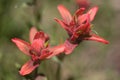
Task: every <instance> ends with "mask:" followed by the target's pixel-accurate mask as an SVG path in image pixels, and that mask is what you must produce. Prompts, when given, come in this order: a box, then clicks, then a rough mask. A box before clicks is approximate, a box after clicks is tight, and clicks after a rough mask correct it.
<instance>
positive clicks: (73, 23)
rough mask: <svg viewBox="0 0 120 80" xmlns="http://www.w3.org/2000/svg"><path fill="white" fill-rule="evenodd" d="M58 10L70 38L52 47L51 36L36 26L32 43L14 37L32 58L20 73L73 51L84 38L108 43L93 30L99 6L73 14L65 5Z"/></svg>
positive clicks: (18, 45)
mask: <svg viewBox="0 0 120 80" xmlns="http://www.w3.org/2000/svg"><path fill="white" fill-rule="evenodd" d="M58 10H59V12H60V14H61V16H62V18H63V20H59V19H57V18H55V20H56V21H57V22H58V23H59V24H60V25H61V26H62V27H63V28H64V29H65V30H66V31H67V33H68V35H69V38H67V39H66V41H65V42H64V43H63V44H60V45H57V46H53V47H51V46H50V45H49V39H50V38H49V36H48V35H47V34H45V33H44V32H43V31H37V29H36V28H35V27H32V28H31V29H30V43H28V42H26V41H24V40H21V39H18V38H13V39H12V42H14V43H15V44H16V45H17V47H18V48H19V49H20V50H21V51H22V52H23V53H24V54H26V55H28V56H29V57H30V58H31V59H30V60H29V61H28V62H26V63H25V64H24V65H23V66H22V68H21V69H20V71H19V73H20V74H21V75H27V74H29V73H31V72H32V71H33V70H34V69H35V68H37V67H38V66H39V65H40V63H41V61H43V60H45V59H49V58H51V57H53V56H56V55H59V54H61V53H65V54H70V53H72V51H73V50H74V49H75V48H76V47H77V46H78V45H79V44H80V43H81V42H82V41H83V40H94V41H98V42H102V43H104V44H108V41H106V40H104V39H103V38H101V37H100V36H98V35H96V34H94V33H93V32H92V30H91V27H92V24H91V22H92V21H93V19H94V17H95V15H96V13H97V11H98V7H93V8H92V9H90V10H89V11H88V12H87V13H84V11H85V8H79V9H78V10H76V12H75V13H74V15H73V16H71V14H70V12H69V11H68V10H67V9H66V8H65V7H64V6H63V5H59V6H58Z"/></svg>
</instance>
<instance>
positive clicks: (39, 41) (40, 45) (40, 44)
mask: <svg viewBox="0 0 120 80" xmlns="http://www.w3.org/2000/svg"><path fill="white" fill-rule="evenodd" d="M31 46H32V49H33V50H34V51H35V52H37V53H38V54H39V53H40V50H41V48H43V47H44V41H43V40H42V39H35V40H34V41H33V43H32V44H31Z"/></svg>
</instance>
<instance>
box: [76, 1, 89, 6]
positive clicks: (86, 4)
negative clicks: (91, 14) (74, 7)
mask: <svg viewBox="0 0 120 80" xmlns="http://www.w3.org/2000/svg"><path fill="white" fill-rule="evenodd" d="M75 1H76V3H77V4H78V6H79V8H88V7H89V6H90V2H89V0H75Z"/></svg>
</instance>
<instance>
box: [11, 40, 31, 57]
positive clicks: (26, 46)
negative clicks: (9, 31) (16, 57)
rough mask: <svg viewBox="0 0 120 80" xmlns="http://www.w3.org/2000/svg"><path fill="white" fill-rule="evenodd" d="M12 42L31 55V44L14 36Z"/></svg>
mask: <svg viewBox="0 0 120 80" xmlns="http://www.w3.org/2000/svg"><path fill="white" fill-rule="evenodd" d="M12 42H14V43H15V44H16V45H17V47H18V48H19V49H20V50H21V51H22V52H24V53H25V54H26V55H30V53H29V50H30V48H31V46H30V44H29V43H27V42H25V41H23V40H21V39H18V38H14V39H12Z"/></svg>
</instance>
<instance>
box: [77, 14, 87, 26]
mask: <svg viewBox="0 0 120 80" xmlns="http://www.w3.org/2000/svg"><path fill="white" fill-rule="evenodd" d="M87 18H88V16H87V14H83V15H81V16H79V17H78V23H79V25H81V24H83V23H84V22H85V21H86V20H87Z"/></svg>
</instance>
